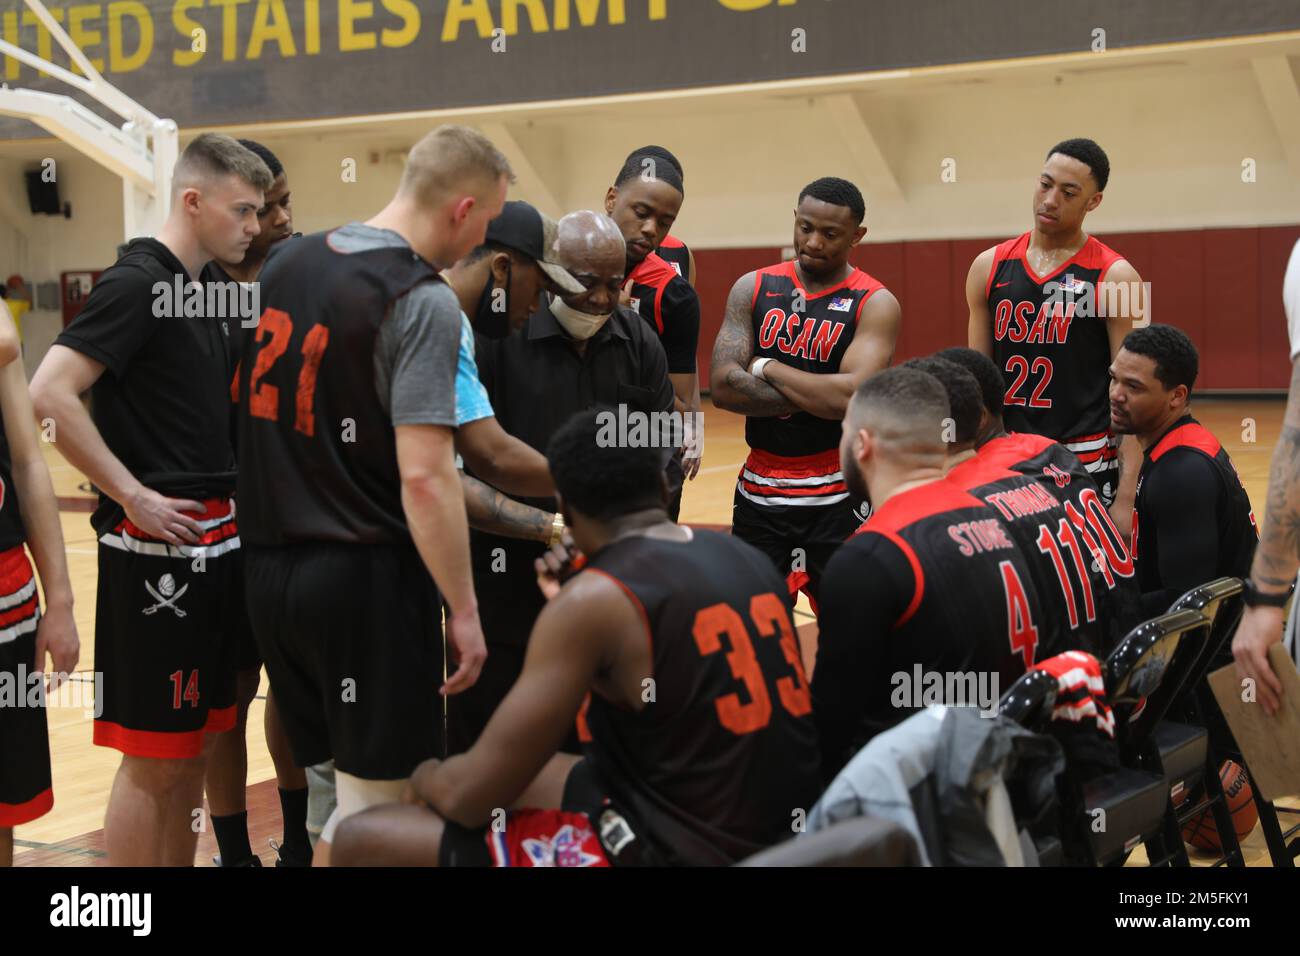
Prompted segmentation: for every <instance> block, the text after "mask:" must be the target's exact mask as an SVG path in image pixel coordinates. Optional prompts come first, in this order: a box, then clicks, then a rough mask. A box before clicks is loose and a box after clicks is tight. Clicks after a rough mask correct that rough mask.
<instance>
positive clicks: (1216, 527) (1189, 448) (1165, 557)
mask: <svg viewBox="0 0 1300 956" xmlns="http://www.w3.org/2000/svg"><path fill="white" fill-rule="evenodd" d="M1258 541H1259V533H1258V530H1257V528H1256V526H1255V514H1254V512H1253V511H1252V510H1251V507H1250V498H1249V497H1248V496H1247V494H1246V489H1245V486H1244V485H1242V483H1241V478H1240V477H1239V476H1238V474H1237V469H1236V468H1235V467H1234V466H1233V464H1232V459H1231V458H1229V457H1228V453H1227V451H1225V450H1224V448H1223V446H1222V445H1220V444H1219V440H1218V439H1217V438H1215V437H1214V436H1213V435H1212V434H1210V432H1209V430H1208V429H1206V428H1205V427H1204V426H1203V425H1201V424H1200V423H1199V422H1198V421H1196V419H1194V418H1192V416H1190V415H1184V416H1183V417H1182V418H1180V419H1179V420H1178V421H1177V422H1175V423H1174V424H1173V425H1172V426H1171V427H1170V428H1169V430H1168V431H1166V432H1165V433H1164V435H1163V436H1161V437H1160V438H1159V439H1158V440H1157V441H1156V442H1155V443H1154V444H1152V446H1151V447H1150V448H1148V449H1147V450H1146V453H1145V454H1144V456H1143V460H1142V470H1141V471H1140V472H1138V484H1137V498H1136V500H1135V501H1134V507H1133V536H1132V548H1131V551H1132V554H1133V560H1134V563H1135V564H1136V565H1137V580H1138V588H1139V590H1141V592H1142V602H1143V611H1144V613H1148V614H1159V613H1163V612H1164V611H1166V610H1168V608H1169V605H1170V603H1172V602H1173V601H1175V600H1177V599H1178V597H1179V596H1181V595H1182V594H1184V593H1186V592H1187V591H1188V590H1190V589H1191V588H1194V587H1197V586H1199V585H1201V584H1205V583H1206V582H1208V581H1212V580H1214V579H1215V578H1218V577H1223V576H1225V575H1226V576H1232V577H1246V576H1247V575H1249V574H1250V565H1251V561H1252V560H1254V557H1255V545H1256V544H1257V543H1258Z"/></svg>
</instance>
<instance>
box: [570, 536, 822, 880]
mask: <svg viewBox="0 0 1300 956" xmlns="http://www.w3.org/2000/svg"><path fill="white" fill-rule="evenodd" d="M584 573H595V574H604V575H608V576H609V577H611V578H613V579H614V580H615V581H616V582H617V583H618V585H619V586H620V587H621V588H622V589H623V590H624V592H626V593H627V595H628V596H629V597H630V598H631V599H632V601H633V603H635V604H636V605H637V607H638V609H639V610H640V612H641V615H642V617H643V619H644V620H645V622H646V630H647V632H648V633H647V638H648V639H649V641H650V645H651V650H652V653H653V659H654V665H653V672H652V673H651V674H649V675H647V676H648V677H650V678H652V679H653V681H654V695H653V700H652V701H650V702H647V704H646V705H645V707H644V708H643V709H642V710H641V711H640V712H639V713H635V712H631V711H628V710H625V709H624V708H622V707H621V706H616V705H614V704H611V703H609V702H608V701H606V700H605V699H604V698H602V697H601V696H600V695H599V694H592V695H591V699H590V704H589V706H588V708H587V712H586V726H587V729H588V732H589V735H590V740H589V741H587V742H586V743H585V750H586V756H587V759H588V761H589V762H590V763H591V765H592V769H593V771H594V772H595V773H596V776H597V777H598V778H599V780H600V781H601V782H602V783H603V784H604V786H605V787H606V788H607V790H608V793H609V796H610V797H611V798H612V800H613V801H614V803H615V805H617V806H620V807H622V808H623V809H625V810H626V811H627V813H628V814H629V816H630V817H631V818H632V819H633V820H634V821H635V824H636V826H637V829H638V835H639V836H644V838H645V840H646V843H647V846H648V847H649V848H650V849H651V850H652V851H653V853H654V856H655V857H656V858H657V859H656V860H655V862H660V863H668V864H712V865H719V864H729V863H732V862H735V861H736V860H739V859H742V858H743V857H746V856H748V855H750V854H752V853H754V852H756V851H758V850H760V849H762V848H764V847H767V846H771V845H772V844H775V843H778V842H780V841H781V840H783V839H786V838H788V837H789V836H790V835H791V821H792V820H794V819H795V818H796V817H795V811H796V810H800V809H803V810H807V809H810V808H811V806H812V804H813V803H814V802H816V799H817V794H818V793H819V791H820V786H819V781H818V762H817V761H818V758H817V742H816V735H815V731H814V728H813V722H812V716H811V713H812V702H811V699H810V696H809V690H808V682H807V680H806V679H805V677H804V670H803V664H802V660H801V658H800V653H799V642H798V637H797V635H796V634H795V630H794V626H793V624H792V622H791V616H790V605H789V598H788V597H787V595H786V589H785V583H784V582H783V581H782V580H781V578H780V576H778V575H777V573H776V571H775V569H773V568H772V566H771V562H769V561H768V559H767V558H766V557H765V556H764V555H763V554H762V553H761V552H759V551H757V550H756V549H754V548H753V547H751V546H749V545H748V544H745V543H744V542H743V541H740V540H738V539H736V538H733V537H731V536H730V535H724V534H717V533H715V532H712V531H696V532H695V535H694V538H693V539H692V540H690V541H687V542H677V541H665V540H663V539H655V538H646V537H632V538H625V539H623V540H621V541H618V542H616V543H614V544H612V545H610V546H609V547H607V548H605V549H603V550H602V551H600V552H599V553H598V554H596V555H595V556H594V557H593V558H592V560H591V562H590V564H588V566H587V569H586V571H584ZM584 736H585V735H584Z"/></svg>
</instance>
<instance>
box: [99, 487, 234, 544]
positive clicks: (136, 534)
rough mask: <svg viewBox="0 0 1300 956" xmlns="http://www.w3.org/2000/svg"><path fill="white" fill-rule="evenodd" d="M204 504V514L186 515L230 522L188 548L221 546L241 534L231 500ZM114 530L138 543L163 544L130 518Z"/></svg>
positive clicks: (204, 534) (197, 518)
mask: <svg viewBox="0 0 1300 956" xmlns="http://www.w3.org/2000/svg"><path fill="white" fill-rule="evenodd" d="M202 504H203V511H202V513H200V514H195V513H194V512H192V511H187V512H185V514H187V515H189V516H190V517H191V518H193V519H194V520H195V521H212V520H213V519H215V518H228V519H229V520H228V521H223V522H222V523H221V524H219V525H217V526H216V527H215V528H209V529H208V530H207V531H205V532H204V533H203V535H202V536H201V537H200V538H199V540H198V542H197V543H196V544H194V545H187V546H188V547H198V546H199V545H205V544H219V543H220V542H222V541H225V540H227V539H229V538H233V537H236V536H237V535H238V534H239V528H238V526H237V525H236V524H235V518H234V514H235V508H234V504H233V502H232V499H231V498H228V497H227V498H204V499H203V502H202ZM113 530H114V531H115V532H117V533H119V534H121V533H123V532H125V533H126V534H128V535H130V536H131V537H132V538H135V539H136V540H137V541H158V542H162V538H155V537H154V536H153V535H151V534H149V533H147V532H145V531H142V530H141V529H140V528H138V527H137V526H136V525H135V523H134V522H132V521H131V519H130V518H123V519H122V520H121V521H119V522H118V523H117V527H115V528H114V529H113ZM164 543H165V542H164Z"/></svg>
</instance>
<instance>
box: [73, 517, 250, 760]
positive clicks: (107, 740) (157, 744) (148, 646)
mask: <svg viewBox="0 0 1300 956" xmlns="http://www.w3.org/2000/svg"><path fill="white" fill-rule="evenodd" d="M203 505H204V511H203V513H202V514H199V515H195V516H194V517H195V519H196V520H197V521H198V522H199V524H200V525H201V526H202V528H203V536H202V538H201V539H200V540H199V543H198V544H196V545H184V546H182V547H176V546H174V545H170V544H167V543H166V542H164V541H160V540H158V539H156V538H152V537H150V536H149V535H147V534H145V533H144V532H143V531H141V530H140V529H139V528H138V527H136V526H135V525H134V524H132V523H131V521H130V520H128V519H125V518H124V519H122V520H121V521H119V522H118V524H117V526H116V527H115V528H114V529H113V530H112V531H110V532H108V533H106V534H104V535H103V536H102V537H101V538H100V539H99V587H98V593H97V595H96V601H95V667H96V669H97V670H98V671H99V672H100V673H101V674H102V687H103V690H102V706H101V709H100V716H98V717H97V718H95V732H94V741H95V743H96V744H98V745H100V746H103V747H113V748H116V749H117V750H120V751H122V752H123V753H124V754H129V755H131V756H136V757H156V758H188V757H197V756H198V755H199V754H200V752H201V750H202V747H203V736H204V734H216V733H223V732H225V731H227V730H230V729H231V728H232V727H234V725H235V649H236V647H237V646H238V643H239V641H240V640H241V638H242V636H243V634H244V632H245V631H246V630H247V628H248V619H247V617H246V616H245V614H244V608H243V605H242V603H236V602H233V601H232V600H231V598H232V595H236V594H237V593H238V587H239V583H240V579H241V577H242V573H243V567H242V565H243V561H242V552H241V551H240V548H239V530H238V528H237V527H236V525H235V514H234V506H233V503H232V501H231V499H229V498H213V499H208V500H207V501H205V502H203Z"/></svg>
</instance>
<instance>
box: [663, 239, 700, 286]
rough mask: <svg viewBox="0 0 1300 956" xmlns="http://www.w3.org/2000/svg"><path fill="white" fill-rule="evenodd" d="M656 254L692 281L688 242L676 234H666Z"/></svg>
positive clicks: (683, 276) (680, 274)
mask: <svg viewBox="0 0 1300 956" xmlns="http://www.w3.org/2000/svg"><path fill="white" fill-rule="evenodd" d="M655 254H656V255H657V256H659V257H660V258H661V259H663V260H664V262H666V263H668V264H669V265H670V266H672V269H673V271H674V272H676V273H677V274H678V275H679V276H681V277H682V278H683V279H685V280H686V281H687V282H690V279H691V250H690V249H688V248H686V243H684V242H682V241H681V240H680V239H678V238H677V237H676V236H664V241H663V244H662V245H660V246H659V248H658V249H656V250H655Z"/></svg>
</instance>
